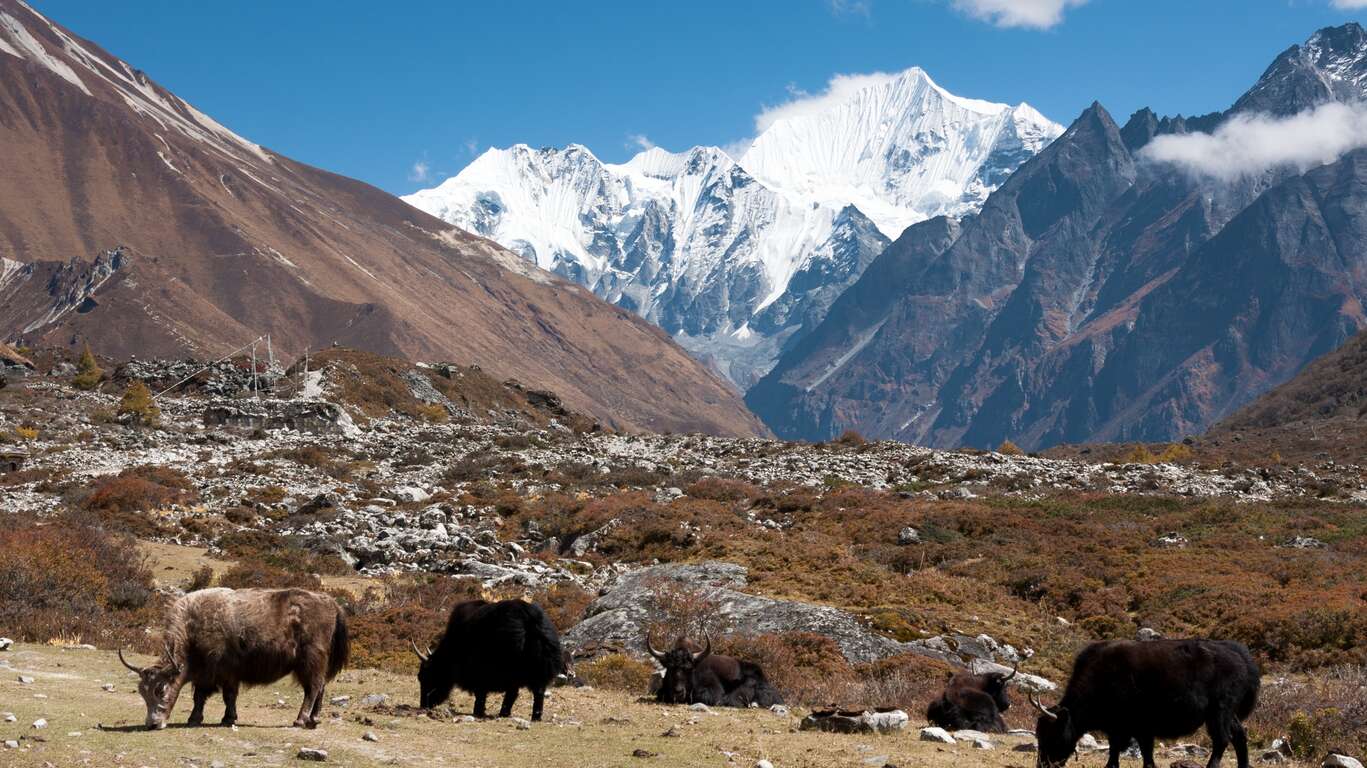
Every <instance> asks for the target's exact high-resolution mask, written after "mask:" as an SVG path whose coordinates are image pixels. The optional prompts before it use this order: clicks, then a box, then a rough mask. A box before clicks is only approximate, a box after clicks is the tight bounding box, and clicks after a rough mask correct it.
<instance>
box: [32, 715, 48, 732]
mask: <svg viewBox="0 0 1367 768" xmlns="http://www.w3.org/2000/svg"><path fill="white" fill-rule="evenodd" d="M46 727H47V719H46V718H42V717H40V718H38V719H37V720H34V721H33V729H34V730H38V731H41V730H42V729H44V728H46Z"/></svg>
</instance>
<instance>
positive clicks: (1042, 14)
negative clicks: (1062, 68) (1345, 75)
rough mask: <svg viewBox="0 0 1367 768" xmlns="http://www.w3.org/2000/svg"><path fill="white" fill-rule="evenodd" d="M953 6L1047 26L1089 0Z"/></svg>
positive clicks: (985, 0)
mask: <svg viewBox="0 0 1367 768" xmlns="http://www.w3.org/2000/svg"><path fill="white" fill-rule="evenodd" d="M1353 1H1355V2H1367V0H1353ZM951 2H952V4H953V5H954V7H955V8H956V9H957V10H959V11H961V12H963V13H966V14H968V15H969V16H972V17H974V18H978V19H982V20H983V21H988V22H991V23H993V24H996V25H997V26H999V27H1031V28H1034V29H1048V28H1050V27H1052V26H1054V25H1056V24H1058V23H1059V22H1061V21H1063V12H1064V11H1066V10H1068V9H1069V8H1076V7H1078V6H1080V5H1085V4H1086V3H1087V0H951Z"/></svg>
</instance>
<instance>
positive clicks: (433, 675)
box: [409, 640, 456, 709]
mask: <svg viewBox="0 0 1367 768" xmlns="http://www.w3.org/2000/svg"><path fill="white" fill-rule="evenodd" d="M409 643H410V644H411V645H412V646H413V653H415V654H417V656H418V705H419V706H421V707H422V708H423V709H431V708H432V707H435V706H437V705H438V704H441V703H442V702H443V701H446V699H447V698H449V697H450V696H451V689H452V688H454V687H455V686H456V682H455V678H454V677H452V675H451V669H450V665H449V664H441V663H439V662H437V661H434V660H433V659H432V649H431V648H430V647H429V648H428V649H427V652H426V653H423V652H422V651H420V650H418V644H417V643H414V642H413V641H411V640H410V641H409Z"/></svg>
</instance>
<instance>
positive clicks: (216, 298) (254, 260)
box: [0, 0, 763, 434]
mask: <svg viewBox="0 0 1367 768" xmlns="http://www.w3.org/2000/svg"><path fill="white" fill-rule="evenodd" d="M0 145H3V146H4V147H5V151H4V152H3V153H0V178H3V179H4V182H3V184H0V297H3V300H0V323H3V325H0V336H3V337H4V338H8V339H10V340H21V341H23V342H24V343H27V344H55V345H63V346H67V345H79V344H81V343H83V342H87V341H88V342H89V343H91V345H92V346H94V347H95V348H96V349H97V350H99V351H102V352H107V353H109V354H112V355H118V356H125V355H129V354H138V355H184V354H193V355H196V356H199V357H209V358H212V357H214V356H217V355H219V354H223V353H226V352H228V351H230V350H232V349H234V348H237V347H239V346H240V345H242V344H244V343H247V342H249V341H251V340H252V339H254V338H257V337H258V336H260V335H262V334H266V333H269V334H271V336H272V338H273V342H274V345H275V348H276V351H277V352H279V353H282V354H296V353H299V352H302V351H303V350H304V349H306V348H314V349H317V348H320V347H325V346H329V345H331V344H332V343H334V342H341V343H344V344H348V345H351V346H356V347H362V348H366V349H371V350H375V351H381V352H402V353H404V354H406V355H409V356H413V357H419V358H427V359H454V360H456V361H458V362H461V363H464V364H468V363H479V364H482V365H484V366H486V367H487V368H489V369H490V370H493V371H496V372H497V373H498V374H499V375H502V376H512V377H516V378H518V379H519V380H521V381H523V382H524V383H526V384H527V385H530V386H535V387H543V388H549V389H553V390H555V391H557V392H559V393H560V394H561V395H562V396H563V397H564V398H565V400H566V402H567V403H568V404H570V405H571V406H572V407H574V408H576V409H579V410H582V411H586V412H589V413H592V414H593V415H594V416H596V417H598V418H600V419H602V420H603V421H604V422H605V423H609V424H613V425H616V426H621V427H638V428H649V429H700V430H705V431H709V432H718V433H726V434H755V433H758V432H761V431H763V427H761V426H760V425H759V424H758V423H757V421H756V420H755V419H754V417H753V416H751V415H750V414H749V413H748V412H747V411H746V410H745V408H744V406H743V405H742V404H741V403H740V401H739V398H738V397H737V395H736V394H735V393H734V392H733V391H732V390H731V389H730V388H729V387H728V386H727V385H726V384H724V383H723V382H722V381H721V380H719V379H717V378H716V377H715V376H713V375H712V374H711V373H709V372H708V371H707V370H705V369H704V367H703V366H702V365H699V364H698V363H697V362H696V361H695V360H694V359H692V358H691V357H690V356H689V355H688V354H687V353H685V352H684V351H683V350H682V349H680V348H679V347H677V346H676V345H675V344H674V343H672V342H671V341H670V339H669V338H668V336H667V335H666V334H664V333H662V332H661V331H659V330H658V329H656V328H654V327H652V326H650V325H649V324H647V323H645V322H643V321H640V320H638V319H637V318H635V317H634V316H632V315H631V314H630V313H627V312H624V311H622V310H620V309H617V308H615V307H611V306H609V305H607V304H605V303H603V302H601V301H599V300H598V299H596V298H595V297H594V296H592V294H590V293H589V292H588V291H586V290H584V289H582V288H580V287H578V286H575V285H573V284H571V283H569V282H566V281H564V280H561V279H558V278H556V277H553V276H552V275H550V274H548V273H545V272H543V271H541V270H539V269H537V268H536V267H535V266H534V265H532V264H529V263H527V262H526V261H524V260H522V259H520V258H518V257H517V256H516V255H515V254H512V253H510V252H508V251H506V250H503V249H502V248H500V247H498V246H497V245H495V244H494V243H492V242H489V241H487V240H483V239H481V238H479V237H476V236H473V235H470V234H467V233H465V232H462V231H460V230H458V229H456V228H454V227H452V226H451V225H449V224H446V223H444V222H441V221H439V220H438V219H436V218H433V217H431V216H428V215H426V214H424V213H422V212H420V211H417V210H415V209H413V208H412V207H411V206H408V205H405V204H404V203H403V202H402V201H400V200H398V199H397V198H394V197H392V196H390V195H388V194H385V193H383V192H381V191H380V190H377V189H374V188H372V187H370V186H368V185H365V184H362V183H360V182H357V181H353V180H351V179H346V178H343V177H340V176H336V175H334V174H330V173H328V172H326V171H322V170H319V169H316V168H311V167H309V166H306V165H303V164H301V163H297V162H295V161H293V160H290V159H289V158H286V157H283V156H281V155H279V154H277V153H274V152H272V151H270V150H268V149H265V148H262V147H260V146H257V145H256V144H253V143H251V142H249V141H247V140H245V139H243V138H242V137H240V136H237V135H236V134H234V133H232V132H231V131H229V130H228V129H226V128H224V127H223V126H222V125H220V124H218V123H217V122H215V121H214V120H213V119H211V118H209V117H208V116H206V115H204V114H203V113H201V112H199V111H197V110H196V109H195V108H194V107H192V106H190V105H189V104H187V103H185V102H184V101H182V100H181V99H179V98H177V97H176V96H175V95H174V94H172V93H170V92H168V91H166V90H165V89H164V88H162V87H161V86H159V85H157V84H156V83H155V82H153V81H152V80H150V79H149V78H148V77H147V75H146V74H144V73H143V72H141V71H139V70H137V69H134V68H133V67H132V66H130V65H129V64H127V63H125V62H123V61H121V60H119V59H117V58H115V57H114V56H112V55H110V54H109V53H107V52H105V51H104V50H102V49H101V48H99V47H98V46H96V45H95V44H93V43H90V42H88V41H85V40H82V39H80V38H78V37H76V36H75V35H73V34H72V33H71V32H69V31H67V30H66V29H64V28H62V27H61V26H60V25H57V24H55V23H52V22H50V21H49V20H47V19H46V18H44V17H43V16H41V15H40V14H38V13H37V12H36V11H34V10H33V9H31V8H30V7H29V6H27V5H26V4H24V3H23V2H21V1H20V0H0Z"/></svg>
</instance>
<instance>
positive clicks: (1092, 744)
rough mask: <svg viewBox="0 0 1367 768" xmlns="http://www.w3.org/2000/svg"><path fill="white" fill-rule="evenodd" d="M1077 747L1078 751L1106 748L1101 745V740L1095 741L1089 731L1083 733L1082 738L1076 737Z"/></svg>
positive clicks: (1094, 750)
mask: <svg viewBox="0 0 1367 768" xmlns="http://www.w3.org/2000/svg"><path fill="white" fill-rule="evenodd" d="M1077 748H1078V751H1079V752H1084V751H1085V752H1096V751H1097V750H1099V749H1106V747H1104V746H1102V744H1101V742H1099V741H1097V740H1096V737H1095V736H1093V735H1092V734H1090V733H1084V734H1083V735H1082V738H1081V739H1078V742H1077Z"/></svg>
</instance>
